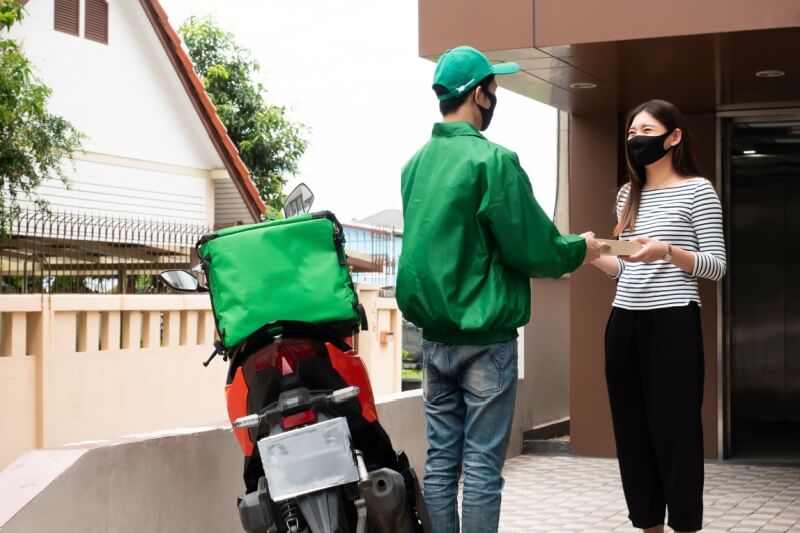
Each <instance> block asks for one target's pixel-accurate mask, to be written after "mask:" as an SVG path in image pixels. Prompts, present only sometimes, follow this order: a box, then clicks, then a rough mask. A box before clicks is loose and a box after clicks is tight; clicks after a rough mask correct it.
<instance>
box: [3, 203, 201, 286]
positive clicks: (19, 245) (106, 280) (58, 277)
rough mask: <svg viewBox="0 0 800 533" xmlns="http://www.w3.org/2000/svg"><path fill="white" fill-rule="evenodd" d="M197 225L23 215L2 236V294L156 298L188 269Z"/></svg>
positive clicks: (198, 231) (69, 215) (197, 234)
mask: <svg viewBox="0 0 800 533" xmlns="http://www.w3.org/2000/svg"><path fill="white" fill-rule="evenodd" d="M209 231H211V230H210V229H209V228H206V227H204V226H201V225H194V224H186V223H178V222H166V221H157V220H148V219H133V218H112V217H108V216H95V215H88V214H80V213H51V214H47V213H41V212H33V211H23V212H22V213H21V214H20V216H19V217H17V218H16V219H15V220H14V221H13V222H12V224H11V227H10V228H9V229H8V231H7V234H6V235H5V236H0V293H23V294H24V293H95V294H125V293H157V292H164V291H165V288H164V287H163V286H162V284H160V283H157V276H158V273H159V272H160V271H162V270H165V269H169V268H189V267H190V266H191V264H192V263H193V260H194V258H195V257H196V256H195V251H194V245H195V243H196V242H197V240H198V239H199V238H200V237H201V236H202V235H204V234H205V233H208V232H209Z"/></svg>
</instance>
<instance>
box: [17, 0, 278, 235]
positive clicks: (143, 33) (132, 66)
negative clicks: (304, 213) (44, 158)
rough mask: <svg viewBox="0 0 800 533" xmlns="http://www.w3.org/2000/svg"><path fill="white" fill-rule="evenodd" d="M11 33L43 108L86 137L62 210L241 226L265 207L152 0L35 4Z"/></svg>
mask: <svg viewBox="0 0 800 533" xmlns="http://www.w3.org/2000/svg"><path fill="white" fill-rule="evenodd" d="M25 10H26V11H27V15H26V16H25V18H24V20H23V21H22V23H21V24H17V25H16V26H15V27H14V28H12V32H11V36H12V38H15V39H17V40H18V41H20V42H21V43H22V46H23V48H24V50H25V53H26V54H27V55H28V57H29V58H30V59H31V61H32V63H33V65H34V66H35V73H36V75H37V76H38V77H39V78H40V79H41V80H42V81H43V82H44V83H45V84H46V85H47V86H48V87H50V88H51V89H52V91H53V94H52V97H51V99H50V105H49V108H50V110H51V111H52V112H53V113H55V114H58V115H61V116H63V117H64V118H66V119H67V120H69V121H70V122H72V124H73V125H74V126H76V127H77V128H78V129H79V130H81V131H82V132H83V133H84V134H86V136H87V138H86V140H85V142H84V149H85V153H80V154H76V155H75V171H74V173H73V174H72V184H73V186H72V188H71V189H70V190H67V189H65V188H64V186H63V185H62V184H61V183H60V182H58V181H57V180H52V181H50V182H49V183H46V184H44V185H43V186H42V187H41V189H40V192H41V194H42V195H43V196H44V197H45V198H46V199H47V200H49V202H50V204H51V206H52V208H53V210H56V211H59V212H64V211H66V212H75V213H91V214H93V215H100V216H106V215H107V216H109V217H125V218H130V217H135V218H140V219H142V218H143V219H155V220H161V221H171V222H180V223H190V224H197V225H202V226H206V227H213V226H226V225H232V224H237V223H250V222H253V221H256V220H258V219H259V218H260V216H261V213H262V212H263V210H264V204H263V202H262V201H261V199H260V198H259V195H258V192H257V191H256V189H255V186H254V185H253V183H252V181H251V180H250V178H249V176H248V171H247V169H246V167H245V165H244V164H243V163H242V161H241V159H240V158H239V156H238V153H237V150H236V148H235V147H234V145H233V143H232V142H231V140H230V138H229V137H228V135H227V133H226V131H225V127H224V126H223V125H222V123H221V122H220V120H219V118H218V117H217V115H216V112H215V110H214V107H213V104H212V103H211V102H210V100H209V98H208V96H207V95H206V93H205V91H204V90H203V87H202V84H201V82H200V80H199V79H198V77H197V76H196V74H195V73H194V70H193V69H192V66H191V61H190V59H189V58H188V56H187V54H186V53H185V51H184V50H183V49H182V48H181V44H180V39H179V37H178V36H177V34H176V32H175V30H174V29H173V28H172V27H171V25H170V23H169V21H168V20H167V16H166V13H165V12H164V10H163V9H162V8H161V6H160V4H159V2H158V0H110V1H105V0H33V1H28V2H27V3H25Z"/></svg>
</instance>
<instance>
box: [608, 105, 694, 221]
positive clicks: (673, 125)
mask: <svg viewBox="0 0 800 533" xmlns="http://www.w3.org/2000/svg"><path fill="white" fill-rule="evenodd" d="M642 111H647V112H648V113H650V114H651V115H653V118H654V119H656V120H657V121H659V122H660V123H661V124H663V125H664V127H665V128H667V131H668V132H672V131H675V130H676V129H680V130H681V132H682V136H681V142H679V143H678V144H677V145H676V146H673V147H672V167H673V168H674V169H675V172H677V173H678V174H680V175H681V176H687V177H688V176H699V175H700V172H699V171H698V170H697V163H695V160H694V155H693V152H692V139H691V134H690V133H689V129H688V123H687V122H686V117H684V116H683V113H681V110H680V109H678V107H677V106H676V105H675V104H672V103H670V102H667V101H666V100H648V101H647V102H645V103H643V104H639V105H638V106H636V107H634V108H633V109H632V110H631V111H630V112H629V113H628V117H627V119H625V130H624V131H623V132H622V135H623V138H622V142H623V146H625V147H626V148H625V150H624V151H625V166H626V167H627V171H628V187H630V190H629V191H628V198H627V199H626V200H625V206H624V207H623V208H622V214H621V215H620V217H619V223H618V224H617V227H616V228H614V235H616V236H619V235H620V234H621V233H622V232H623V231H633V230H634V226H635V225H636V217H637V216H638V215H639V204H640V203H641V200H642V184H643V183H644V180H645V177H646V175H645V168H644V167H640V166H637V165H636V164H635V163H634V162H633V161H631V156H630V154H629V153H628V150H627V144H626V143H627V141H628V131H629V130H630V129H631V124H632V123H633V119H634V118H636V115H638V114H639V113H641V112H642Z"/></svg>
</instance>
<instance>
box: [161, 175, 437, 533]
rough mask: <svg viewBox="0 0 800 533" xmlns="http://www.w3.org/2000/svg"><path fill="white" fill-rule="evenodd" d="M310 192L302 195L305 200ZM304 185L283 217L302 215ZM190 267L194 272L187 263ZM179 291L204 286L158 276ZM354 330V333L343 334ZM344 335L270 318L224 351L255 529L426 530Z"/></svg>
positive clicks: (415, 484) (411, 475)
mask: <svg viewBox="0 0 800 533" xmlns="http://www.w3.org/2000/svg"><path fill="white" fill-rule="evenodd" d="M309 197H310V198H309ZM312 201H313V196H312V195H310V191H308V189H307V188H305V186H301V187H300V188H298V189H296V190H295V191H293V193H292V194H290V195H289V197H288V199H287V202H286V205H287V207H286V208H285V209H286V211H287V212H286V214H287V217H288V216H291V215H293V214H296V213H298V212H306V211H308V209H309V208H310V206H311V202H312ZM193 270H194V272H195V273H197V272H199V270H198V269H193ZM161 279H162V281H164V283H166V284H167V285H168V286H169V287H171V288H173V289H175V290H178V291H183V292H202V291H207V290H208V289H207V288H206V287H204V286H203V284H201V283H200V282H199V281H198V279H197V277H196V276H195V275H194V274H193V273H192V272H187V271H183V270H170V271H165V272H162V273H161ZM350 335H352V332H350ZM351 343H352V338H351V337H350V336H348V335H344V336H343V335H342V334H341V332H334V331H330V330H328V329H326V328H325V327H322V326H319V325H315V324H312V323H306V322H297V321H295V322H281V323H279V324H270V325H268V326H265V327H264V328H262V329H261V330H259V331H257V332H255V333H254V334H253V335H251V336H250V337H248V338H247V339H246V340H245V341H244V342H242V343H241V344H239V345H238V346H236V348H235V349H234V350H232V351H231V352H230V353H228V352H226V351H225V350H223V349H222V346H221V344H219V343H218V344H217V346H216V350H215V352H214V354H212V357H211V358H209V361H206V363H205V364H206V365H207V364H208V363H209V362H210V360H211V359H213V357H214V356H215V355H217V354H219V353H222V354H223V357H224V358H225V359H226V360H227V361H228V364H229V369H228V377H227V384H226V386H225V395H226V398H227V405H228V414H229V417H230V420H231V423H232V425H233V427H234V434H235V436H236V439H237V440H238V442H239V445H240V446H241V449H242V452H243V453H244V484H245V488H246V492H245V494H244V495H243V496H241V497H240V498H239V500H238V508H239V515H240V518H241V522H242V526H243V528H244V530H245V531H247V532H253V533H256V532H257V533H264V532H269V533H283V532H290V533H303V532H305V533H328V532H331V533H362V532H374V533H390V532H391V533H423V532H427V531H429V530H430V526H429V520H428V517H427V512H426V510H425V505H424V502H423V500H422V497H421V489H420V484H419V481H418V479H417V476H416V474H415V472H414V470H413V469H412V468H411V467H410V466H409V462H408V458H407V457H406V455H405V453H403V452H402V451H400V452H396V451H395V450H394V448H393V447H392V444H391V440H390V439H389V436H388V435H387V434H386V432H385V431H384V429H383V427H382V426H381V425H380V422H379V421H378V413H377V409H376V407H375V399H374V396H373V393H372V387H371V385H370V381H369V377H368V375H367V371H366V368H365V366H364V363H363V361H362V360H361V358H360V357H359V356H358V354H357V353H356V352H355V351H354V350H353V349H352V347H351Z"/></svg>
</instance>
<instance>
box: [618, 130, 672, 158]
mask: <svg viewBox="0 0 800 533" xmlns="http://www.w3.org/2000/svg"><path fill="white" fill-rule="evenodd" d="M670 133H672V132H671V131H668V132H667V133H665V134H663V135H655V136H653V135H637V136H635V137H631V138H630V139H628V155H629V156H630V158H631V161H632V162H633V163H634V164H635V165H636V166H638V167H645V166H647V165H651V164H653V163H655V162H656V161H658V160H659V159H661V158H662V157H664V156H665V155H667V152H669V151H670V150H672V147H669V148H668V149H666V150H665V149H664V141H665V140H666V139H667V137H668V136H669V135H670Z"/></svg>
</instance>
